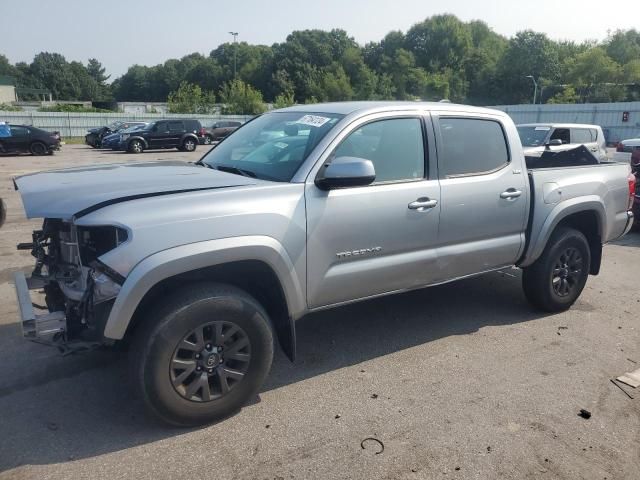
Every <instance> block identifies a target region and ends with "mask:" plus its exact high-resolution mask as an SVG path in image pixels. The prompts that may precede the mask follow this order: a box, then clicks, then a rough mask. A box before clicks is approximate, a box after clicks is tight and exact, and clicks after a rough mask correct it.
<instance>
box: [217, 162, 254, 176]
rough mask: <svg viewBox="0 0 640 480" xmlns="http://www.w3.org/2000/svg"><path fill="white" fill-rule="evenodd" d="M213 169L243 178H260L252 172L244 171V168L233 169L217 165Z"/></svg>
mask: <svg viewBox="0 0 640 480" xmlns="http://www.w3.org/2000/svg"><path fill="white" fill-rule="evenodd" d="M211 168H214V169H216V170H220V171H221V172H228V173H235V174H236V175H242V176H243V177H249V178H258V176H257V175H256V174H255V173H253V172H252V171H251V170H244V169H242V168H238V167H231V166H229V165H217V166H215V167H211Z"/></svg>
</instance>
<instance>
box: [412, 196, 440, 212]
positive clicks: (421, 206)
mask: <svg viewBox="0 0 640 480" xmlns="http://www.w3.org/2000/svg"><path fill="white" fill-rule="evenodd" d="M436 205H438V201H437V200H431V199H430V198H426V197H425V198H419V199H417V200H416V201H415V202H411V203H410V204H409V205H408V207H409V209H410V210H418V211H419V212H422V211H424V210H429V209H431V208H433V207H435V206H436Z"/></svg>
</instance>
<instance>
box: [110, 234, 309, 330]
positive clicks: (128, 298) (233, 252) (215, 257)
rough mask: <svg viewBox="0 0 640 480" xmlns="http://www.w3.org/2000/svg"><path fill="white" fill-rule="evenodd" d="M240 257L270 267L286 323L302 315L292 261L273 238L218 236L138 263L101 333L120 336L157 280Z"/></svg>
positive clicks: (301, 297) (302, 304) (303, 308)
mask: <svg viewBox="0 0 640 480" xmlns="http://www.w3.org/2000/svg"><path fill="white" fill-rule="evenodd" d="M242 260H258V261H263V262H264V263H266V264H267V265H269V266H270V267H271V268H272V269H273V271H274V272H275V274H276V275H277V276H278V279H279V280H280V283H281V285H282V290H283V292H284V296H285V299H286V301H287V307H288V309H289V319H290V322H294V321H295V320H296V319H298V318H300V317H301V316H302V315H303V314H304V312H305V311H306V302H305V297H304V294H303V290H302V287H301V285H300V282H299V280H298V277H297V275H296V271H295V268H294V266H293V262H292V261H291V259H290V258H289V255H288V254H287V252H286V251H285V249H284V247H283V246H282V245H281V244H280V243H279V242H278V241H277V240H275V239H274V238H271V237H267V236H257V235H256V236H243V237H233V238H222V239H219V240H209V241H206V242H198V243H191V244H187V245H181V246H179V247H175V248H170V249H167V250H163V251H161V252H158V253H155V254H153V255H151V256H149V257H147V258H145V259H144V260H142V261H141V262H140V263H138V264H137V265H136V266H135V267H134V268H133V269H132V270H131V272H130V273H129V275H128V276H127V278H126V280H125V282H124V284H123V285H122V288H121V290H120V293H119V294H118V296H117V298H116V301H115V303H114V304H113V308H112V309H111V312H110V313H109V318H108V319H107V322H106V324H105V329H104V336H105V337H106V338H109V339H113V340H120V339H122V338H123V337H124V334H125V332H126V331H127V327H128V326H129V322H130V321H131V318H132V316H133V314H134V312H135V310H136V308H137V306H138V304H139V303H140V301H141V300H142V299H143V298H144V296H145V295H146V293H147V292H149V290H150V289H151V288H152V287H153V286H154V285H156V284H157V283H158V282H161V281H162V280H165V279H167V278H170V277H172V276H175V275H178V274H181V273H186V272H189V271H192V270H197V269H200V268H204V267H211V266H214V265H221V264H224V263H229V262H234V261H242Z"/></svg>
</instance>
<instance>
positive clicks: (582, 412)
mask: <svg viewBox="0 0 640 480" xmlns="http://www.w3.org/2000/svg"><path fill="white" fill-rule="evenodd" d="M578 416H579V417H582V418H584V419H585V420H588V419H590V418H591V412H590V411H589V410H585V409H584V408H581V409H580V413H578Z"/></svg>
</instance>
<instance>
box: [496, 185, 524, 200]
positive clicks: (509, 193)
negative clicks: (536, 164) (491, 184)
mask: <svg viewBox="0 0 640 480" xmlns="http://www.w3.org/2000/svg"><path fill="white" fill-rule="evenodd" d="M520 195H522V192H521V191H520V190H516V189H515V188H510V189H508V190H505V191H504V192H502V193H501V194H500V198H504V199H506V200H513V199H514V198H518V197H519V196H520Z"/></svg>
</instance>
